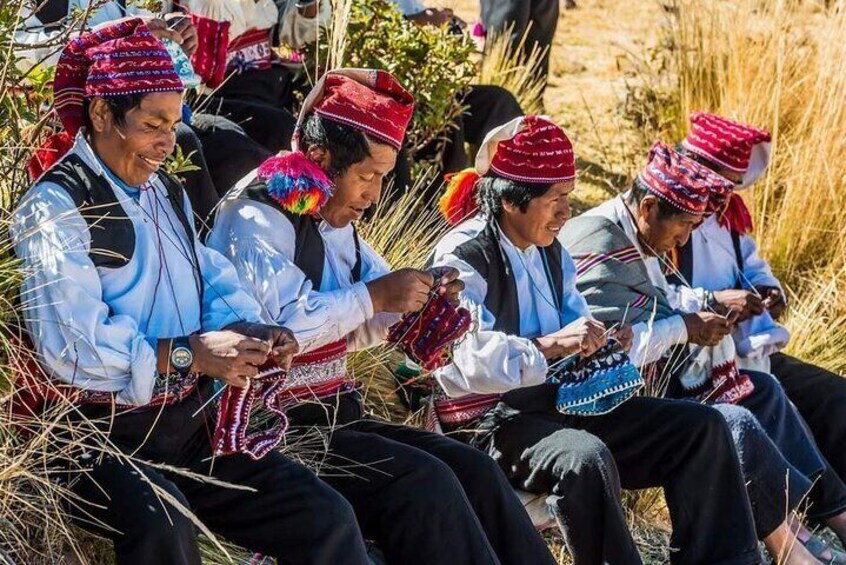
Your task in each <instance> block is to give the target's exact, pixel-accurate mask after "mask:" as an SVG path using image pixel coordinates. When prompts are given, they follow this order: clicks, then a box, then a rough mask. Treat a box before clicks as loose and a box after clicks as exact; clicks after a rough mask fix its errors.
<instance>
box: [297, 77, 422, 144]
mask: <svg viewBox="0 0 846 565" xmlns="http://www.w3.org/2000/svg"><path fill="white" fill-rule="evenodd" d="M368 80H369V83H368V84H362V83H361V82H359V81H357V80H355V79H352V78H350V77H347V76H344V75H342V74H338V73H331V72H330V73H328V74H327V75H326V77H325V79H324V82H323V93H322V98H321V99H320V100H319V101H318V102H317V103H316V104H315V105H314V112H315V113H316V114H318V115H320V116H322V117H325V118H329V119H330V120H334V121H337V122H340V123H342V124H345V125H348V126H350V127H352V128H355V129H357V130H360V131H363V132H365V133H367V134H368V135H371V136H373V137H375V138H376V139H378V140H380V141H383V142H384V143H387V144H389V145H391V146H393V147H395V148H396V149H399V148H400V147H401V146H402V140H403V138H404V137H405V129H406V127H408V122H409V121H410V120H411V115H412V113H413V112H414V98H413V97H412V96H411V94H410V93H409V92H408V91H407V90H406V89H405V88H403V87H402V85H400V83H399V82H397V80H396V79H395V78H394V77H393V76H392V75H391V74H389V73H387V72H385V71H377V70H374V71H371V72H370V75H369V79H368Z"/></svg>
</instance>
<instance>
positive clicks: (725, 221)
mask: <svg viewBox="0 0 846 565" xmlns="http://www.w3.org/2000/svg"><path fill="white" fill-rule="evenodd" d="M720 225H721V226H723V227H724V228H729V229H730V230H731V231H736V232H737V233H739V234H741V235H744V234H747V233H749V232H751V231H752V214H750V213H749V208H747V207H746V203H745V202H743V198H741V197H740V195H739V194H737V193H736V192H733V193H732V194H731V197H730V198H729V203H728V206H727V207H726V210H725V212H723V214H722V215H721V216H720Z"/></svg>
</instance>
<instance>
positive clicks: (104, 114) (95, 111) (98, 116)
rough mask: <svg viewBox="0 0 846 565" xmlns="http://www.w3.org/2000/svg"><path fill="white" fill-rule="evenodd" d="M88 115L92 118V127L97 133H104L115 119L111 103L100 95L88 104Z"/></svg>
mask: <svg viewBox="0 0 846 565" xmlns="http://www.w3.org/2000/svg"><path fill="white" fill-rule="evenodd" d="M88 117H89V118H90V119H91V128H92V129H93V130H94V131H95V132H97V133H103V132H104V131H106V130H107V129H108V128H110V127H111V125H112V122H113V120H114V116H112V111H111V109H110V108H109V105H108V104H106V101H105V100H103V99H102V98H99V97H95V98H93V99H92V100H91V103H90V104H89V105H88Z"/></svg>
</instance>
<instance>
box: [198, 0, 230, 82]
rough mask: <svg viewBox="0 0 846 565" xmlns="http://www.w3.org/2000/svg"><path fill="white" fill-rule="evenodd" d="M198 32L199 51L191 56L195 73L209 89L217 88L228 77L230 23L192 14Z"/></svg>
mask: <svg viewBox="0 0 846 565" xmlns="http://www.w3.org/2000/svg"><path fill="white" fill-rule="evenodd" d="M191 22H193V24H194V28H195V29H196V30H197V50H196V51H195V52H194V54H193V55H192V56H191V65H193V67H194V72H196V73H197V74H198V75H200V78H202V79H203V84H205V85H206V86H208V87H209V88H217V87H218V86H220V85H221V83H222V82H223V79H224V78H225V77H226V50H227V48H228V47H229V26H230V25H232V24H231V23H230V22H219V21H217V20H213V19H211V18H207V17H205V16H201V15H199V14H191Z"/></svg>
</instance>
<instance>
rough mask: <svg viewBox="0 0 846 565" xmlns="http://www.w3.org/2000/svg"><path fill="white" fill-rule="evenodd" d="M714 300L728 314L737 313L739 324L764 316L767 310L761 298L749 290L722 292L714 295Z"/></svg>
mask: <svg viewBox="0 0 846 565" xmlns="http://www.w3.org/2000/svg"><path fill="white" fill-rule="evenodd" d="M714 300H716V301H717V304H719V305H720V306H722V309H723V310H724V311H725V312H726V313H729V312H735V313H736V314H737V316H738V317H737V320H738V321H739V322H742V321H743V320H748V319H749V318H751V317H753V316H758V315H760V314H763V313H764V309H765V308H764V301H763V300H762V299H761V297H760V296H758V295H757V294H755V293H754V292H751V291H748V290H735V289H730V290H721V291H719V292H715V293H714Z"/></svg>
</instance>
